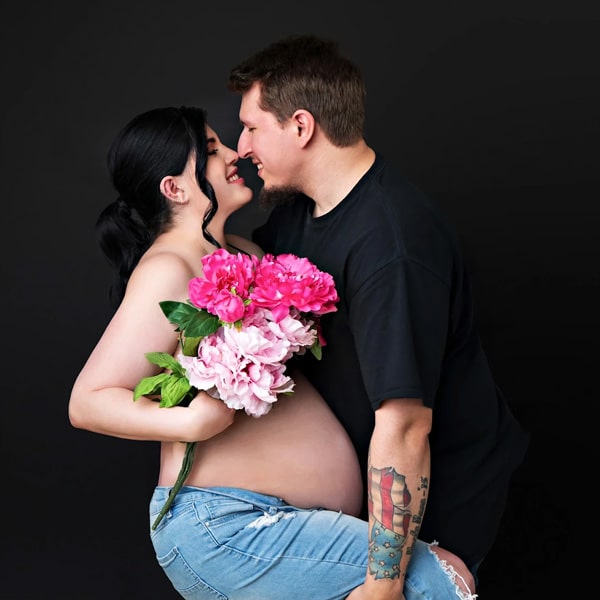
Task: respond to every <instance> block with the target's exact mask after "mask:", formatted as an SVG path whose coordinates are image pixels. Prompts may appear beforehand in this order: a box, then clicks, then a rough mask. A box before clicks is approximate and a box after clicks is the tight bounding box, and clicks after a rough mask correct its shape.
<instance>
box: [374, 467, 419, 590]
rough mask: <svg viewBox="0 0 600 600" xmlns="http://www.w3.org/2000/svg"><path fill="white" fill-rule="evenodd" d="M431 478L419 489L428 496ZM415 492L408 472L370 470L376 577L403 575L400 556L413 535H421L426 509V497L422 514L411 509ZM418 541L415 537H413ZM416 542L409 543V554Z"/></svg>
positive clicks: (388, 469)
mask: <svg viewBox="0 0 600 600" xmlns="http://www.w3.org/2000/svg"><path fill="white" fill-rule="evenodd" d="M427 485H428V480H427V478H426V477H422V478H421V485H420V486H419V488H418V491H422V493H423V496H425V495H426V491H425V490H426V489H427ZM411 500H412V495H411V493H410V491H409V489H408V487H407V485H406V478H405V477H404V475H400V474H398V473H397V472H396V471H395V470H394V468H393V467H386V468H385V469H376V468H374V467H371V468H370V469H369V513H370V514H371V515H372V518H373V519H374V523H373V527H372V529H371V536H370V539H369V572H370V573H371V575H373V576H374V577H375V579H385V578H388V579H394V578H396V577H399V576H400V559H401V558H402V554H403V552H404V547H405V546H407V544H406V542H407V539H408V538H409V536H412V537H413V538H416V537H417V534H418V528H417V529H416V530H415V529H413V530H411V529H410V524H411V522H412V523H417V524H419V525H420V523H421V519H422V517H423V513H424V511H425V502H426V499H425V498H423V499H422V500H421V502H420V506H419V513H418V514H416V515H413V514H412V513H411V512H410V503H411ZM413 542H414V539H413ZM412 547H413V543H410V544H408V546H407V548H406V552H407V554H409V553H410V552H412Z"/></svg>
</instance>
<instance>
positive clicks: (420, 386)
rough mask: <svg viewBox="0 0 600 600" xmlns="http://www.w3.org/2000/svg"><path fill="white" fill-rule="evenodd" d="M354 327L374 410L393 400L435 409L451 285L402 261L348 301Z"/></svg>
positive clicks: (365, 283)
mask: <svg viewBox="0 0 600 600" xmlns="http://www.w3.org/2000/svg"><path fill="white" fill-rule="evenodd" d="M348 307H349V318H350V328H351V330H352V334H353V336H354V339H355V342H356V350H357V353H358V359H359V363H360V368H361V372H362V376H363V379H364V382H365V387H366V389H367V393H368V395H369V399H370V401H371V404H372V406H373V408H374V409H377V408H379V406H380V404H381V403H382V402H383V401H384V400H386V399H390V398H421V399H422V400H423V401H424V403H425V405H426V406H429V407H433V402H434V398H435V393H436V390H437V387H438V384H439V377H440V370H441V364H442V360H443V356H444V349H445V346H446V337H447V323H448V311H449V290H448V285H447V284H446V283H445V282H443V281H441V280H440V279H439V278H438V277H436V276H435V275H434V274H433V273H432V272H431V271H429V270H428V269H427V268H425V267H424V266H422V265H420V264H418V263H416V262H414V261H411V260H409V259H407V258H398V259H396V260H394V261H392V262H390V263H388V264H387V265H385V266H384V267H382V268H381V269H379V270H378V271H376V272H375V273H373V274H372V275H370V276H369V277H368V278H367V279H366V280H365V281H363V282H362V283H361V285H360V287H359V288H358V289H357V290H356V291H355V292H353V293H352V294H351V295H350V296H349V297H348Z"/></svg>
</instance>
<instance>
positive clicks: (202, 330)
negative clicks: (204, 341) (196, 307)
mask: <svg viewBox="0 0 600 600" xmlns="http://www.w3.org/2000/svg"><path fill="white" fill-rule="evenodd" d="M184 329H185V335H186V336H187V337H191V338H196V337H197V338H202V337H204V336H206V335H210V334H211V333H214V332H215V331H217V329H219V319H218V317H216V316H215V315H211V314H210V313H208V312H206V311H205V310H202V311H198V312H196V313H195V314H193V315H191V316H190V319H189V320H188V322H187V323H186V324H185V327H184Z"/></svg>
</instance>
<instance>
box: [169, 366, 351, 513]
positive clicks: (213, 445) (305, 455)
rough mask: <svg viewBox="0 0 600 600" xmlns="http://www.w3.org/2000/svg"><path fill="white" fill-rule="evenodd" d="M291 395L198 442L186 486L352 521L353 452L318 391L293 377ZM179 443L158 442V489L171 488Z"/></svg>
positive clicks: (180, 448)
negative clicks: (234, 490)
mask: <svg viewBox="0 0 600 600" xmlns="http://www.w3.org/2000/svg"><path fill="white" fill-rule="evenodd" d="M294 380H295V381H296V387H295V391H294V394H293V395H291V396H282V397H281V398H280V399H279V400H278V401H277V402H276V403H275V404H274V405H273V408H272V409H271V411H270V412H269V413H268V414H267V415H265V416H263V417H259V418H254V417H249V416H248V415H246V414H245V413H243V411H238V413H237V414H236V418H235V422H234V424H233V425H232V426H231V427H229V428H228V429H227V430H226V431H224V432H223V433H221V434H220V435H218V436H215V437H214V438H212V439H210V440H208V441H205V442H200V443H198V444H197V450H196V456H195V459H194V467H193V469H192V472H191V473H190V476H189V477H188V479H187V481H186V484H187V485H193V486H198V487H210V486H226V487H239V488H244V489H249V490H253V491H256V492H260V493H263V494H269V495H272V496H277V497H280V498H283V499H284V500H285V501H286V502H288V503H289V504H292V505H295V506H299V507H301V508H312V507H320V508H326V509H330V510H340V511H342V512H344V513H347V514H352V515H357V514H358V513H359V512H360V507H361V502H362V481H361V474H360V468H359V465H358V461H357V458H356V453H355V451H354V447H353V446H352V443H351V441H350V439H349V438H348V435H347V434H346V432H345V430H344V428H343V427H342V426H341V424H340V423H339V421H338V420H337V419H336V417H335V415H334V414H333V413H332V412H331V410H330V409H329V407H328V406H327V404H326V403H325V401H324V400H323V399H322V398H321V396H320V395H319V394H318V393H317V391H316V390H315V389H314V388H313V387H312V386H311V385H310V384H309V383H308V382H307V381H306V379H304V377H303V376H301V375H299V374H297V375H295V376H294ZM184 449H185V445H184V444H182V443H176V444H173V443H169V444H163V448H162V453H161V473H160V478H159V484H160V485H172V484H173V482H174V481H175V479H176V477H177V473H178V471H179V468H180V466H181V460H182V457H183V451H184Z"/></svg>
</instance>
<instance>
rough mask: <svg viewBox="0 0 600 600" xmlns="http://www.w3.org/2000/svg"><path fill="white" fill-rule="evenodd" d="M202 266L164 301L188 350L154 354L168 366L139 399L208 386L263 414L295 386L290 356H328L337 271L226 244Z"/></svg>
mask: <svg viewBox="0 0 600 600" xmlns="http://www.w3.org/2000/svg"><path fill="white" fill-rule="evenodd" d="M202 267H203V277H195V278H193V279H191V280H190V282H189V286H188V290H189V300H188V301H187V302H174V301H164V302H161V303H160V307H161V309H162V311H163V313H164V314H165V315H166V317H167V318H168V319H169V322H171V323H173V324H174V325H177V328H176V331H178V332H179V340H180V350H179V352H178V353H177V355H176V356H175V357H173V356H171V355H170V354H167V353H163V352H150V353H148V354H146V358H147V359H148V360H149V361H150V362H151V363H152V364H155V365H158V366H159V367H161V368H162V369H164V371H163V372H161V373H159V374H158V375H154V376H151V377H144V378H143V379H141V380H140V382H139V383H138V385H137V386H136V387H135V389H134V395H133V397H134V400H137V399H139V398H140V397H141V396H156V395H160V406H162V407H171V406H176V405H178V404H181V403H182V402H184V401H186V402H187V401H190V400H191V399H192V398H193V397H194V396H195V395H196V394H197V392H198V391H199V390H205V391H206V392H208V393H209V394H211V395H212V396H213V397H215V398H219V399H221V400H222V401H223V402H225V404H227V406H229V407H230V408H235V409H243V410H245V412H246V413H247V414H249V415H251V416H254V417H260V416H263V415H265V414H267V413H268V412H269V411H270V410H271V407H272V405H273V403H274V402H276V401H277V396H278V394H291V393H292V392H293V389H294V382H293V380H292V379H291V378H290V377H289V376H288V375H287V374H286V362H287V361H288V360H289V359H290V358H291V357H292V356H293V355H295V354H298V355H299V354H303V353H304V352H306V349H310V351H311V352H312V353H313V354H314V355H315V357H316V358H317V359H320V358H321V348H322V346H323V345H325V341H324V340H323V338H322V336H321V334H320V326H319V317H320V316H321V315H323V314H326V313H329V312H334V311H336V310H337V308H336V306H335V305H336V303H337V302H338V300H339V297H338V294H337V291H336V289H335V284H334V281H333V278H332V277H331V275H330V274H329V273H325V272H323V271H320V270H319V269H317V268H316V267H315V265H313V264H312V263H311V262H310V261H309V260H308V259H306V258H299V257H297V256H295V255H293V254H280V255H278V256H274V255H272V254H266V255H265V256H264V257H263V258H262V259H258V258H257V257H256V256H250V255H246V254H242V253H239V254H230V253H229V252H227V251H226V250H224V249H219V250H216V251H215V252H213V253H212V254H210V255H207V256H204V257H203V258H202ZM195 446H196V442H187V445H186V452H185V456H184V460H183V464H182V466H181V469H180V472H179V476H178V478H177V481H176V482H175V485H174V486H173V488H172V489H171V491H170V493H169V497H168V499H167V501H166V503H165V505H164V506H163V508H162V510H161V512H160V513H159V515H158V517H157V518H156V520H155V521H154V523H153V525H152V529H156V527H157V526H158V524H159V523H160V521H161V519H162V518H163V516H164V515H165V514H166V512H167V510H168V509H169V507H170V505H171V503H172V502H173V499H174V498H175V496H176V494H177V492H178V491H179V490H180V489H181V487H182V486H183V483H184V481H185V479H186V478H187V476H188V474H189V472H190V470H191V468H192V465H193V457H194V451H195Z"/></svg>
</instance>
